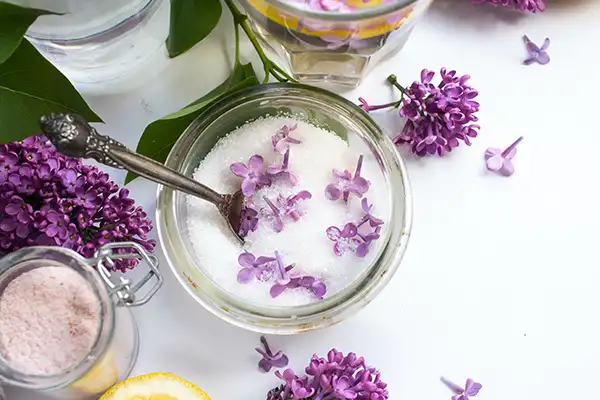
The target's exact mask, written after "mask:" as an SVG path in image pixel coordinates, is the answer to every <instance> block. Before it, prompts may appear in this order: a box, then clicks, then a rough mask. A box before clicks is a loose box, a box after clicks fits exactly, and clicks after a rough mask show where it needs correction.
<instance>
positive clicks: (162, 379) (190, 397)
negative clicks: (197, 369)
mask: <svg viewBox="0 0 600 400" xmlns="http://www.w3.org/2000/svg"><path fill="white" fill-rule="evenodd" d="M99 400H210V397H208V395H207V394H206V393H204V391H202V389H200V388H199V387H198V386H196V385H194V384H193V383H190V382H188V381H185V380H183V379H181V378H180V377H178V376H177V375H173V374H170V373H167V372H155V373H152V374H148V375H140V376H137V377H135V378H129V379H127V380H125V381H123V382H121V383H119V384H117V385H115V386H113V387H112V388H110V389H109V391H108V392H106V393H104V395H103V396H102V397H100V399H99Z"/></svg>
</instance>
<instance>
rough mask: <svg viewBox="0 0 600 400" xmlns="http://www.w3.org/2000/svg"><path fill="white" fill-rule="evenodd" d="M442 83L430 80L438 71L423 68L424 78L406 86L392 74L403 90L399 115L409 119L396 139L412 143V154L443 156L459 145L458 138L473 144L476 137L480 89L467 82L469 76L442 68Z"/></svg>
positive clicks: (404, 143)
mask: <svg viewBox="0 0 600 400" xmlns="http://www.w3.org/2000/svg"><path fill="white" fill-rule="evenodd" d="M440 74H441V78H442V79H441V82H440V83H439V84H438V85H437V86H436V85H434V84H432V83H431V81H432V80H433V77H434V75H435V73H434V72H433V71H429V70H427V69H424V70H423V71H422V72H421V81H420V82H418V81H415V82H413V84H412V85H411V86H409V87H408V88H406V89H405V88H403V87H402V86H400V84H399V83H398V82H397V80H396V77H395V76H394V75H391V76H390V77H388V81H389V82H390V83H392V84H393V85H394V86H395V87H396V88H398V89H399V90H400V91H401V92H402V97H403V101H402V106H401V107H400V116H402V117H406V118H407V119H408V121H407V122H406V125H405V126H404V128H403V130H402V132H401V133H400V134H399V135H398V136H396V137H395V138H394V143H395V144H396V145H397V146H403V145H406V146H409V147H410V150H411V152H412V153H414V154H416V155H418V156H421V157H424V156H427V155H435V154H437V155H438V156H443V155H444V154H445V153H446V152H450V151H452V149H454V148H455V147H458V145H459V141H462V142H464V143H465V144H467V145H469V146H470V145H471V141H470V139H469V138H473V137H476V136H477V133H478V132H477V130H478V129H479V125H476V124H473V122H476V121H477V120H478V118H477V116H476V115H475V113H476V112H477V111H478V110H479V103H478V102H476V101H475V100H474V98H475V97H477V95H478V92H477V91H476V90H475V89H473V88H472V87H471V86H469V85H467V81H468V80H469V78H470V77H469V75H463V76H458V75H457V74H456V71H448V70H446V68H442V69H441V71H440Z"/></svg>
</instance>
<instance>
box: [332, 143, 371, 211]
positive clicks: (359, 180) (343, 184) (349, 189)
mask: <svg viewBox="0 0 600 400" xmlns="http://www.w3.org/2000/svg"><path fill="white" fill-rule="evenodd" d="M362 163H363V156H362V154H361V156H360V157H358V163H357V165H356V170H355V171H354V176H352V174H351V173H350V172H349V171H348V170H344V171H343V172H340V171H338V170H336V169H334V170H333V176H334V177H335V178H336V180H337V182H335V183H330V184H329V185H327V187H326V188H325V196H327V198H328V199H329V200H338V199H339V198H340V197H343V199H344V201H346V202H347V201H348V198H349V197H350V193H354V194H356V195H357V196H358V197H362V196H363V194H365V193H366V192H367V191H368V190H369V185H370V183H369V181H368V180H366V179H365V178H363V177H362V176H360V171H361V168H362Z"/></svg>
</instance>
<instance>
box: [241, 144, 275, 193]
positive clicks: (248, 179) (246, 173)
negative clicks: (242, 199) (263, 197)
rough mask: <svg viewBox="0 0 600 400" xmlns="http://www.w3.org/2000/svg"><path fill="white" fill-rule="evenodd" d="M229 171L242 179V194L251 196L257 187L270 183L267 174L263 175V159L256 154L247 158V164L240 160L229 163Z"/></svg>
mask: <svg viewBox="0 0 600 400" xmlns="http://www.w3.org/2000/svg"><path fill="white" fill-rule="evenodd" d="M231 172H233V173H234V174H235V175H237V176H239V177H240V178H244V180H243V181H242V193H243V194H244V196H246V197H247V196H251V195H252V194H254V192H255V191H256V190H257V189H260V188H261V187H264V186H267V185H269V184H270V183H271V180H270V179H269V177H268V176H266V175H265V161H264V160H263V158H262V157H261V156H259V155H258V154H255V155H253V156H252V157H250V160H248V164H244V163H241V162H237V163H233V164H231Z"/></svg>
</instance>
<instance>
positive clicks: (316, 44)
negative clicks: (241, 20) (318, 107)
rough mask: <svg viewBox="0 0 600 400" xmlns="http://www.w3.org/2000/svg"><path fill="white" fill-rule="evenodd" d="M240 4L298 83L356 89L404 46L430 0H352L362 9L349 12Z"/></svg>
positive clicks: (256, 0)
mask: <svg viewBox="0 0 600 400" xmlns="http://www.w3.org/2000/svg"><path fill="white" fill-rule="evenodd" d="M241 3H242V5H243V6H244V8H245V10H246V13H247V14H248V16H249V17H250V20H251V26H252V29H253V30H254V32H255V33H256V34H257V35H258V37H259V38H260V39H261V40H262V42H263V44H264V45H266V46H267V47H268V48H269V49H270V50H272V51H273V52H275V53H277V54H278V55H279V57H280V58H281V59H282V60H284V62H287V64H288V65H287V66H288V68H289V69H290V71H291V72H292V74H293V75H294V78H296V79H297V80H298V81H300V82H302V83H311V84H317V83H321V84H323V83H326V84H332V85H335V86H344V87H356V86H358V85H359V84H360V82H361V81H362V79H363V78H364V77H365V76H366V74H367V73H368V72H369V71H370V70H371V69H372V68H373V67H374V66H375V65H377V64H378V63H379V62H380V61H382V60H384V59H386V58H388V57H389V56H391V55H393V54H395V53H397V52H398V51H400V50H401V49H402V47H403V46H404V44H405V43H406V41H407V40H408V38H409V37H410V33H411V31H412V29H413V27H414V25H415V23H416V22H417V21H418V19H419V17H420V16H421V15H422V14H423V12H424V11H425V10H426V9H427V7H428V6H429V4H430V3H431V0H404V1H403V0H398V1H396V2H395V3H390V2H388V4H387V5H385V6H384V5H379V3H381V2H380V1H377V0H375V1H366V2H365V1H363V0H349V1H348V2H346V3H347V4H352V5H354V6H356V7H357V10H356V11H355V12H348V13H341V12H314V11H312V10H310V9H299V8H295V7H293V6H291V5H290V4H289V3H286V2H282V1H279V0H241ZM373 3H376V4H377V6H373V5H372V4H373ZM358 7H360V8H358ZM369 7H373V8H369Z"/></svg>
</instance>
